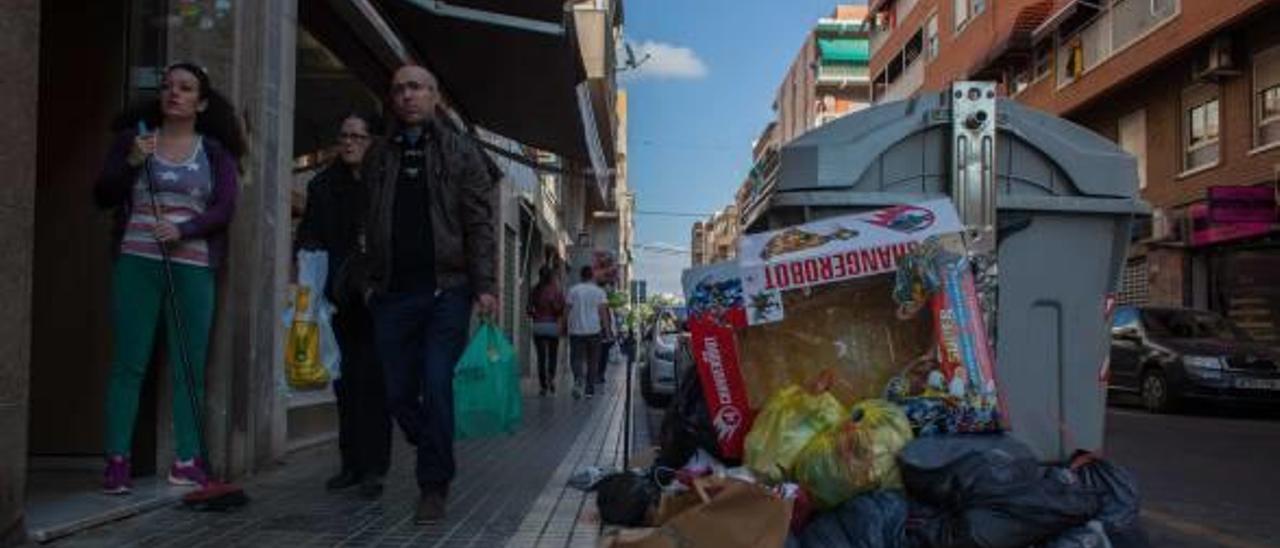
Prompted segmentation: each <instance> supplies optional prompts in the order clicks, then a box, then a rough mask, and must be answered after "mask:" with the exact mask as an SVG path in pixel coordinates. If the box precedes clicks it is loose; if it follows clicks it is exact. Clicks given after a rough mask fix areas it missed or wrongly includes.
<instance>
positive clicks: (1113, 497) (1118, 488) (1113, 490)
mask: <svg viewBox="0 0 1280 548" xmlns="http://www.w3.org/2000/svg"><path fill="white" fill-rule="evenodd" d="M1071 468H1072V470H1074V471H1075V473H1076V475H1077V476H1079V477H1080V483H1083V484H1084V485H1085V486H1087V487H1090V488H1092V489H1096V490H1098V491H1099V492H1101V494H1102V512H1101V513H1100V514H1098V521H1100V522H1102V525H1103V526H1104V527H1105V529H1106V532H1107V537H1108V538H1109V539H1110V540H1111V544H1112V546H1115V547H1116V548H1148V547H1149V546H1151V541H1150V540H1149V539H1148V538H1147V533H1146V530H1145V529H1143V528H1142V521H1141V519H1140V518H1139V512H1140V511H1141V509H1142V495H1141V492H1140V491H1139V490H1138V481H1137V479H1135V478H1134V477H1133V474H1130V473H1129V471H1128V470H1125V469H1124V468H1122V467H1120V466H1118V465H1116V464H1112V463H1111V462H1108V461H1106V460H1102V459H1100V458H1098V457H1097V456H1095V455H1093V454H1092V453H1088V452H1083V451H1082V452H1079V453H1076V454H1075V456H1074V457H1072V459H1071Z"/></svg>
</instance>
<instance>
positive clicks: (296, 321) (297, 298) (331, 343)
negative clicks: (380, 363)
mask: <svg viewBox="0 0 1280 548" xmlns="http://www.w3.org/2000/svg"><path fill="white" fill-rule="evenodd" d="M297 260H298V284H297V289H296V292H295V294H294V306H293V307H291V311H292V314H291V316H292V317H291V318H289V319H288V320H287V321H288V324H289V338H288V341H287V342H286V345H285V346H286V349H285V364H286V373H287V377H288V380H289V384H290V385H291V386H293V387H294V388H302V389H305V388H316V387H320V386H324V385H327V384H328V381H330V380H336V379H338V378H339V377H340V376H341V371H340V367H339V366H340V364H341V361H342V356H341V352H340V351H339V350H338V343H337V338H336V337H334V334H333V324H332V322H331V318H332V316H333V305H332V304H331V303H329V301H328V300H327V299H326V298H325V295H324V287H325V281H326V279H327V278H328V274H329V272H328V270H329V254H328V253H327V252H324V251H305V250H304V251H299V252H298V256H297Z"/></svg>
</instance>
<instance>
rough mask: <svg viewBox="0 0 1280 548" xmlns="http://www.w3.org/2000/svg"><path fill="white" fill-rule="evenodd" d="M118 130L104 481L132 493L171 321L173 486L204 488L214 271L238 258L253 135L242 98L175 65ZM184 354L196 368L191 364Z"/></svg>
mask: <svg viewBox="0 0 1280 548" xmlns="http://www.w3.org/2000/svg"><path fill="white" fill-rule="evenodd" d="M114 129H115V130H116V131H117V132H118V136H117V138H116V140H115V144H114V145H113V146H112V147H111V150H110V151H109V152H108V154H107V159H106V163H105V166H104V167H103V170H102V174H101V176H100V177H99V178H98V180H97V183H96V184H95V185H94V189H93V194H94V201H95V202H96V203H97V205H98V207H101V208H103V209H111V210H114V212H115V221H116V224H115V234H114V236H115V238H116V243H115V244H114V249H115V252H116V254H117V255H116V258H115V264H114V266H113V270H112V279H111V326H112V329H113V332H112V342H113V344H112V353H111V372H110V374H109V376H108V380H107V397H106V423H107V425H106V448H105V449H106V460H107V462H106V469H105V471H104V472H103V481H102V489H103V491H104V492H106V493H109V494H116V495H119V494H126V493H129V492H130V490H131V489H132V483H131V480H130V477H131V471H130V447H131V446H132V445H133V428H134V422H135V420H136V418H137V415H138V400H139V396H140V392H141V390H142V382H143V379H144V378H145V377H146V374H147V366H148V364H149V363H150V362H151V350H152V343H153V341H154V339H155V335H156V332H157V330H158V328H159V327H160V324H161V322H164V329H163V332H164V334H165V342H166V343H167V346H168V357H169V360H170V362H171V363H170V366H169V371H170V372H171V374H172V376H173V398H172V399H173V428H174V438H175V440H176V452H177V455H176V459H175V460H174V462H173V464H172V466H171V467H170V468H169V483H171V484H174V485H184V486H189V485H198V486H205V485H208V483H209V479H208V469H207V465H206V463H205V462H204V461H203V455H202V447H201V441H200V440H201V435H202V433H201V432H200V431H199V429H200V428H201V425H200V424H199V423H198V421H197V419H196V416H197V415H196V412H195V409H196V408H199V407H202V406H203V405H204V377H205V375H204V370H205V362H206V358H207V355H208V350H209V335H210V332H211V330H212V327H213V313H214V306H215V303H216V302H217V301H216V298H215V295H214V292H215V274H216V270H217V269H218V267H219V266H220V265H221V264H223V262H224V260H225V258H226V256H227V225H228V224H229V223H230V221H231V217H232V214H233V213H234V211H235V204H236V194H237V192H238V182H237V176H238V171H239V162H240V158H241V157H242V156H243V155H244V152H245V145H244V140H243V137H242V134H241V131H240V127H239V125H238V123H237V121H236V117H235V112H234V110H233V109H232V107H231V104H230V103H229V102H227V100H226V99H225V98H224V97H223V96H222V95H221V94H219V93H218V92H217V91H215V90H214V89H213V85H212V83H211V82H210V80H209V75H208V74H207V73H206V72H205V71H204V69H203V68H201V67H199V66H198V65H195V64H193V63H177V64H173V65H170V66H169V67H167V68H166V69H165V71H164V76H163V80H162V81H161V85H160V97H159V100H158V101H151V102H149V103H146V104H143V105H140V106H138V107H136V108H133V109H130V110H129V111H127V112H125V113H124V114H122V115H121V116H119V117H118V119H117V120H116V123H115V126H114ZM165 261H168V262H169V263H170V264H169V265H166V264H165ZM167 266H171V268H172V278H171V280H172V287H170V286H169V283H170V278H169V277H168V276H167V274H166V271H165V269H166V267H167ZM170 292H173V293H172V294H170ZM170 297H172V299H171V298H170ZM171 303H174V304H176V305H177V306H176V308H177V310H174V309H173V307H172V306H171ZM175 315H177V316H179V318H180V319H179V320H175ZM175 322H180V323H181V324H182V327H183V329H181V330H179V329H177V328H176V324H175ZM182 335H185V337H184V336H182ZM184 354H185V355H186V356H188V357H189V362H190V363H189V365H190V371H188V369H187V367H186V366H185V365H184V364H183V363H182V362H181V361H180V359H181V356H183V355H184ZM189 375H190V376H189Z"/></svg>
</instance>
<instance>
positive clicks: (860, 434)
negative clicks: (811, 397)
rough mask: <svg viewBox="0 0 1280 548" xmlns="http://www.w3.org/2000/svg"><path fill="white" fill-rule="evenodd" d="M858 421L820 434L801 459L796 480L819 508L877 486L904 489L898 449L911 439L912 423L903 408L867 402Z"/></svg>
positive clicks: (855, 413) (856, 412)
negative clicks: (899, 472)
mask: <svg viewBox="0 0 1280 548" xmlns="http://www.w3.org/2000/svg"><path fill="white" fill-rule="evenodd" d="M850 415H851V416H852V420H847V421H845V422H844V423H842V424H840V425H838V426H836V427H835V428H832V429H830V430H827V431H825V432H822V433H819V434H818V435H816V436H814V437H813V439H812V440H811V441H810V442H809V445H807V446H806V447H805V448H804V450H803V451H801V452H800V455H799V456H797V457H796V465H795V479H796V481H797V482H799V483H800V485H801V486H802V487H804V488H805V490H807V491H808V492H809V494H810V495H812V497H813V500H814V502H815V503H817V506H818V508H819V509H830V508H834V507H836V506H838V505H840V504H841V503H843V502H844V501H846V500H849V499H851V498H853V497H855V496H857V495H860V494H863V493H866V492H869V491H874V490H876V489H893V488H899V489H900V488H901V487H902V480H901V478H900V476H899V474H898V463H897V458H898V452H900V451H902V448H903V447H905V446H906V445H907V443H908V442H910V441H911V438H912V435H911V423H910V422H908V421H907V416H906V414H904V413H903V412H902V410H901V409H899V408H898V406H896V405H894V404H892V403H889V402H886V401H883V400H866V401H863V402H860V403H858V404H857V405H854V406H853V410H852V412H851V413H850Z"/></svg>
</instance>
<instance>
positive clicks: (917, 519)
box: [907, 468, 1102, 548]
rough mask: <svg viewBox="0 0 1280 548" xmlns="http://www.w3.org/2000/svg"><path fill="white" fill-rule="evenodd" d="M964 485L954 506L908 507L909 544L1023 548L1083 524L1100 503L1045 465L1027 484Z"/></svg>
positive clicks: (1068, 477)
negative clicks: (1043, 471) (960, 496)
mask: <svg viewBox="0 0 1280 548" xmlns="http://www.w3.org/2000/svg"><path fill="white" fill-rule="evenodd" d="M978 470H979V471H980V472H981V471H982V470H981V469H978ZM967 486H968V487H969V488H970V489H969V490H968V491H967V492H966V493H967V495H966V496H965V497H962V498H959V499H957V500H958V501H959V502H958V503H957V504H953V505H950V506H942V507H929V506H926V505H921V504H916V505H913V506H912V507H911V509H910V515H909V519H908V520H907V537H908V539H909V540H910V542H911V544H912V545H913V546H920V547H923V548H1024V547H1026V546H1033V545H1035V544H1037V543H1040V542H1045V541H1048V540H1051V539H1053V538H1055V537H1057V536H1059V535H1061V534H1062V533H1064V532H1066V531H1067V530H1069V529H1071V528H1073V527H1077V526H1080V525H1083V524H1085V523H1087V522H1088V521H1089V520H1091V519H1093V517H1094V516H1095V515H1097V513H1098V511H1099V510H1100V509H1101V507H1102V502H1101V497H1100V494H1099V493H1098V492H1097V491H1095V490H1093V489H1090V488H1088V487H1085V486H1084V485H1083V484H1081V483H1080V480H1079V478H1077V477H1076V476H1075V474H1073V473H1072V472H1071V471H1070V470H1067V469H1062V468H1050V469H1046V470H1045V473H1043V474H1041V475H1040V476H1039V477H1038V478H1036V479H1034V480H1032V481H1030V482H1015V483H1005V484H1000V485H996V486H990V485H984V484H982V483H980V482H972V481H970V482H967Z"/></svg>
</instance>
